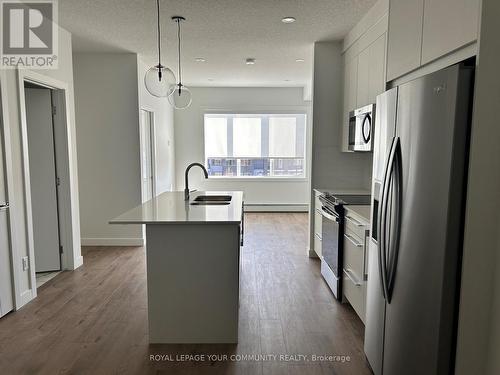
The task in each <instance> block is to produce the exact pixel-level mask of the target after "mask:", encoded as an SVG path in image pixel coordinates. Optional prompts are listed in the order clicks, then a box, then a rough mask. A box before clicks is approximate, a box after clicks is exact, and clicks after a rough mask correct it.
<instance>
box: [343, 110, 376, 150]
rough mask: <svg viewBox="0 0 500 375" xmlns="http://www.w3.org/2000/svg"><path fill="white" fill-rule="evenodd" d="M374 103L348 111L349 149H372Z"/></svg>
mask: <svg viewBox="0 0 500 375" xmlns="http://www.w3.org/2000/svg"><path fill="white" fill-rule="evenodd" d="M374 125H375V104H369V105H367V106H364V107H361V108H358V109H355V110H354V111H351V112H350V113H349V147H348V148H349V150H351V151H365V152H366V151H368V152H370V151H372V150H373V133H374V132H373V127H374Z"/></svg>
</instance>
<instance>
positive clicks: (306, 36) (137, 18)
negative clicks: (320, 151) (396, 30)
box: [59, 0, 375, 87]
mask: <svg viewBox="0 0 500 375" xmlns="http://www.w3.org/2000/svg"><path fill="white" fill-rule="evenodd" d="M374 3H375V0H183V1H181V0H160V6H161V17H162V34H163V35H162V55H163V56H162V59H163V60H164V61H166V63H167V66H169V67H170V68H172V70H173V71H174V72H177V64H176V56H177V52H176V48H177V43H176V25H175V23H174V22H173V21H171V19H170V17H171V16H173V15H182V16H184V17H186V19H187V21H186V22H185V23H183V24H182V35H183V44H182V47H183V55H182V61H183V68H182V73H183V82H184V83H185V84H186V85H188V86H263V87H269V86H279V87H283V86H284V87H286V86H309V85H310V83H311V76H312V64H313V61H312V55H313V44H314V42H316V41H327V40H340V39H342V38H343V37H344V36H345V34H346V33H347V32H348V31H349V30H350V28H351V27H352V26H354V25H355V24H356V22H358V21H359V20H360V19H361V17H362V16H363V15H364V14H365V13H366V12H367V11H368V9H369V8H370V7H371V6H372V5H373V4H374ZM285 16H293V17H295V18H296V19H297V21H296V22H295V23H292V24H284V23H282V22H281V18H283V17H285ZM59 23H60V24H61V26H63V27H64V28H66V29H67V30H69V31H70V32H72V33H73V46H74V50H75V51H76V52H105V51H113V52H118V51H130V52H135V53H138V54H139V55H141V57H142V59H143V60H144V61H145V62H147V63H150V64H153V63H154V62H155V61H156V59H157V57H156V54H157V52H156V2H155V0H59ZM196 57H203V58H205V59H206V62H205V63H199V62H195V61H194V60H195V58H196ZM248 57H252V58H255V59H256V64H255V65H246V64H245V59H246V58H248ZM296 59H304V60H305V61H304V62H301V63H298V62H296V61H295V60H296Z"/></svg>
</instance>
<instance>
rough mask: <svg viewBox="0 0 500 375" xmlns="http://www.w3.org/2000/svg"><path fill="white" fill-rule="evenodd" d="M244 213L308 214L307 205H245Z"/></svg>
mask: <svg viewBox="0 0 500 375" xmlns="http://www.w3.org/2000/svg"><path fill="white" fill-rule="evenodd" d="M245 211H246V212H308V211H309V205H308V204H307V203H245Z"/></svg>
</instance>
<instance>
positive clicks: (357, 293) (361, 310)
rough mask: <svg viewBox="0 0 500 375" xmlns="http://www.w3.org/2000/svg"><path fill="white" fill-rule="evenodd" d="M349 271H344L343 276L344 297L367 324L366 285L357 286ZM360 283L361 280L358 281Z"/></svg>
mask: <svg viewBox="0 0 500 375" xmlns="http://www.w3.org/2000/svg"><path fill="white" fill-rule="evenodd" d="M352 279H353V277H352V276H351V274H349V271H348V270H346V269H344V275H343V288H342V289H343V292H344V297H345V298H346V299H347V301H349V303H350V305H351V306H352V308H353V309H354V311H356V314H358V316H359V318H360V319H361V320H362V321H363V323H364V322H365V315H366V284H365V283H361V285H356V284H357V283H355V282H354V281H353V280H352ZM358 281H359V280H358Z"/></svg>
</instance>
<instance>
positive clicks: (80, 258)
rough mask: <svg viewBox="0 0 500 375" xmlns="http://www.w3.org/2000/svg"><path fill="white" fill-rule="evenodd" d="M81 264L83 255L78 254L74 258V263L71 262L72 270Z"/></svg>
mask: <svg viewBox="0 0 500 375" xmlns="http://www.w3.org/2000/svg"><path fill="white" fill-rule="evenodd" d="M82 265H83V257H82V256H81V255H80V256H79V257H78V258H76V259H75V263H74V264H73V270H76V269H77V268H78V267H80V266H82Z"/></svg>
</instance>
